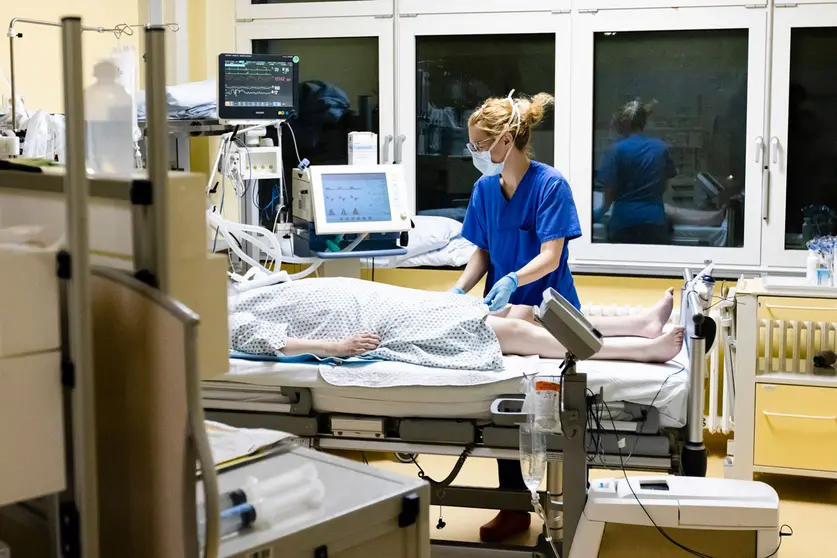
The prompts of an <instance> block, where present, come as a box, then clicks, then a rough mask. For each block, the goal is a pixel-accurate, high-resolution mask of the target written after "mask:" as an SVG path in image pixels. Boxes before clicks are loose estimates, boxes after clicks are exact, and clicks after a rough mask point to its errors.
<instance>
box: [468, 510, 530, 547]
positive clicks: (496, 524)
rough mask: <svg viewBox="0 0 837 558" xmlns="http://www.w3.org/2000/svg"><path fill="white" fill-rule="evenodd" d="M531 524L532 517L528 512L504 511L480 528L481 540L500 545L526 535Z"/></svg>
mask: <svg viewBox="0 0 837 558" xmlns="http://www.w3.org/2000/svg"><path fill="white" fill-rule="evenodd" d="M531 524H532V516H531V515H529V513H528V512H518V511H506V510H503V511H501V512H500V513H498V514H497V516H496V517H495V518H494V519H492V520H491V521H489V522H488V523H486V524H485V525H483V526H482V527H480V540H481V541H482V542H485V543H498V542H501V541H504V540H506V539H509V538H511V537H514V536H515V535H519V534H521V533H525V532H526V531H528V530H529V526H530V525H531Z"/></svg>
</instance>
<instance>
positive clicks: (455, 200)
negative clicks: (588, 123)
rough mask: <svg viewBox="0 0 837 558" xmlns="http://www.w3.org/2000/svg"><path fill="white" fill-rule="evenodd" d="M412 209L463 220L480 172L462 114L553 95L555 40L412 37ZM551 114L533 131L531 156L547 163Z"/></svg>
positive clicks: (547, 37)
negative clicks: (490, 102) (518, 98)
mask: <svg viewBox="0 0 837 558" xmlns="http://www.w3.org/2000/svg"><path fill="white" fill-rule="evenodd" d="M415 40H416V66H417V67H416V72H417V75H416V113H415V118H416V142H415V149H416V210H417V212H418V213H419V214H425V215H428V214H429V215H433V214H435V215H444V216H447V217H452V218H455V219H458V220H460V221H461V220H463V219H464V217H465V210H466V208H467V207H468V200H469V199H470V196H471V190H472V189H473V186H474V183H475V182H476V180H477V179H478V178H479V176H480V174H479V172H478V171H477V170H476V169H475V168H474V166H473V163H472V162H471V155H470V154H469V153H468V150H467V148H466V144H467V143H468V117H469V116H470V115H471V114H472V113H473V111H474V109H476V108H477V107H478V106H479V105H480V104H482V102H483V101H484V100H485V99H487V98H489V97H505V96H506V95H508V94H509V92H510V91H511V90H512V89H514V90H515V95H520V94H524V95H534V94H536V93H540V92H547V93H554V90H555V35H554V34H531V35H461V36H418V37H416V39H415ZM554 122H555V121H554V117H553V115H552V114H551V113H550V114H549V116H548V117H547V119H546V120H545V121H544V122H543V123H542V124H541V125H540V127H539V128H537V129H536V131H535V132H534V133H533V138H532V145H533V148H534V150H535V157H536V158H537V159H538V160H539V161H542V162H544V163H547V164H550V165H551V164H553V162H554V153H555V123H554Z"/></svg>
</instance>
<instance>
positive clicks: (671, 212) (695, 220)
mask: <svg viewBox="0 0 837 558" xmlns="http://www.w3.org/2000/svg"><path fill="white" fill-rule="evenodd" d="M665 209H666V217H668V219H669V221H671V223H672V224H673V225H696V226H703V227H720V226H721V224H722V223H723V222H724V219H725V218H726V211H727V210H726V208H725V207H722V208H721V209H689V208H686V207H677V206H675V205H669V204H666V206H665Z"/></svg>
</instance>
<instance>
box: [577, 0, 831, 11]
mask: <svg viewBox="0 0 837 558" xmlns="http://www.w3.org/2000/svg"><path fill="white" fill-rule="evenodd" d="M803 1H804V0H803ZM808 1H815V0H808ZM767 4H768V3H767V0H752V1H747V0H712V2H711V4H709V3H708V2H707V1H706V0H584V7H580V6H576V9H577V11H578V13H591V12H598V11H599V10H638V9H639V10H643V9H660V8H673V9H680V8H703V9H709V10H711V9H714V8H724V7H730V6H746V7H748V8H766V7H767Z"/></svg>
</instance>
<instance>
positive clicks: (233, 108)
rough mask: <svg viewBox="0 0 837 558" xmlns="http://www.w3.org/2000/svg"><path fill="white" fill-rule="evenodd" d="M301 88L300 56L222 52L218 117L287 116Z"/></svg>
mask: <svg viewBox="0 0 837 558" xmlns="http://www.w3.org/2000/svg"><path fill="white" fill-rule="evenodd" d="M298 91H299V57H298V56H290V55H280V54H219V55H218V118H219V119H220V120H221V121H223V122H228V123H234V124H249V123H258V122H265V121H271V120H286V119H287V118H289V117H290V115H291V113H293V112H294V111H296V109H297V103H298V95H299V93H298Z"/></svg>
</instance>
